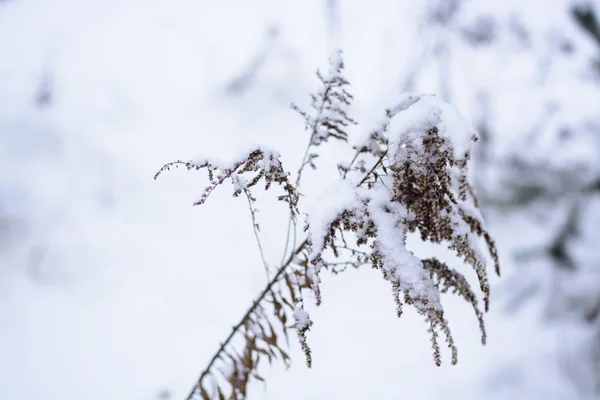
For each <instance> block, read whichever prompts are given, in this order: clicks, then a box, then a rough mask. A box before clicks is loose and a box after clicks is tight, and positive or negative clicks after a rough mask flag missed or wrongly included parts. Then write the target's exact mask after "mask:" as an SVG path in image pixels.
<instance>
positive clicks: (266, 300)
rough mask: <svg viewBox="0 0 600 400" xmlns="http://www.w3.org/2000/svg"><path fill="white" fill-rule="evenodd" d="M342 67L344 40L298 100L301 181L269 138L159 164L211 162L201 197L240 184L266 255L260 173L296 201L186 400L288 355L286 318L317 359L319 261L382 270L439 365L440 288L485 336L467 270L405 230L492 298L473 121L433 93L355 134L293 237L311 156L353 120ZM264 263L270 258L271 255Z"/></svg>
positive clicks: (226, 393)
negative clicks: (417, 248)
mask: <svg viewBox="0 0 600 400" xmlns="http://www.w3.org/2000/svg"><path fill="white" fill-rule="evenodd" d="M342 70H343V63H342V60H341V53H340V52H337V53H335V54H334V55H333V56H332V58H331V68H330V70H329V72H328V73H327V74H321V73H320V72H317V76H318V78H319V80H320V81H321V83H322V88H321V90H319V91H318V92H316V93H314V94H312V95H311V98H312V103H311V105H312V111H311V112H307V111H303V110H301V109H300V108H299V107H297V106H295V105H292V108H293V109H294V110H296V111H297V112H298V113H299V114H300V115H301V116H302V118H303V119H304V121H305V124H306V128H307V130H308V131H309V133H310V139H309V143H308V146H307V149H306V152H305V154H304V159H303V161H302V164H301V166H300V168H299V170H298V171H297V173H296V180H295V183H294V184H292V183H291V174H290V173H289V172H286V170H285V169H284V167H283V165H282V163H281V162H280V160H279V155H278V153H276V152H274V151H271V150H268V149H266V148H263V147H260V148H257V149H254V150H253V151H251V152H249V154H248V155H247V156H246V157H244V158H243V159H241V160H239V161H237V162H235V163H233V164H231V165H218V164H216V163H213V162H209V161H207V160H200V161H188V162H185V161H176V162H173V163H169V164H166V165H165V166H163V167H162V168H161V170H160V171H158V173H157V174H156V176H155V178H156V177H157V176H158V175H159V174H160V173H161V172H163V171H164V170H168V169H170V168H171V167H176V166H184V167H186V168H187V169H196V170H198V169H206V170H207V171H208V175H209V180H210V184H209V185H208V186H207V188H206V189H205V191H204V192H203V194H202V195H201V197H200V199H199V200H198V201H197V202H195V203H194V204H196V205H198V204H203V203H204V202H205V201H206V199H207V198H208V197H209V196H210V194H211V193H212V191H213V190H214V189H215V188H216V187H217V186H220V185H221V184H223V183H224V182H225V181H226V180H228V179H229V180H230V181H231V182H232V183H233V187H234V193H233V195H234V196H239V195H240V194H242V193H243V194H244V195H245V196H246V198H247V200H248V204H249V206H250V211H251V214H252V221H253V225H254V226H253V228H254V233H255V236H256V239H257V242H258V246H259V248H260V250H261V255H262V245H261V242H260V236H259V230H258V224H257V222H256V215H255V212H256V207H255V202H256V199H255V197H254V196H253V194H252V190H253V189H254V187H255V186H256V185H257V184H258V183H259V182H260V181H261V180H262V181H264V183H265V189H266V190H268V189H269V188H270V187H271V186H272V185H273V183H275V184H277V186H279V187H280V188H281V190H282V192H283V194H281V195H279V197H278V199H279V200H281V201H283V202H285V203H287V206H288V208H289V211H290V218H289V221H290V222H289V224H288V243H287V244H286V250H285V255H284V259H283V261H282V262H281V265H280V266H279V267H278V268H277V269H276V270H275V271H274V274H273V275H272V276H270V279H269V281H268V283H267V284H266V286H265V288H264V289H263V291H262V292H261V293H260V294H259V296H258V297H257V298H256V299H255V300H254V301H253V303H252V305H251V306H250V307H249V309H248V310H247V312H246V314H245V315H244V316H243V317H242V318H241V320H240V321H239V323H238V324H237V325H236V326H235V327H234V328H233V330H232V332H231V333H230V334H229V336H228V337H227V338H226V339H225V341H224V342H222V344H221V346H220V347H219V348H218V349H217V351H216V353H215V354H214V356H213V358H212V359H211V360H210V361H209V363H208V365H207V366H206V368H205V369H204V371H203V372H202V374H201V375H200V378H199V379H198V381H197V382H196V384H195V385H194V387H193V389H192V391H191V392H190V394H189V396H188V400H189V399H194V398H201V399H244V398H246V397H247V391H248V383H249V382H250V380H251V378H253V379H257V380H263V378H262V377H261V376H260V375H259V368H258V367H259V364H260V362H261V360H264V359H267V361H268V362H269V363H272V362H273V360H275V359H281V360H282V361H283V363H284V364H285V365H289V362H290V358H289V356H288V354H287V353H286V351H285V348H286V347H287V341H288V331H289V329H290V328H294V329H295V330H296V333H297V335H298V338H299V341H300V344H301V347H302V349H303V351H304V353H305V356H306V363H307V365H308V366H309V367H310V366H311V363H312V354H311V351H310V347H309V346H308V342H307V333H308V331H309V330H310V329H311V328H312V325H313V323H312V321H311V320H310V317H309V315H308V313H307V312H306V310H305V302H304V294H305V293H307V292H308V293H312V294H314V296H315V298H316V303H317V305H319V304H320V303H321V300H322V296H321V289H320V273H321V271H322V270H323V269H327V270H330V271H332V272H333V273H339V272H341V271H343V270H344V269H345V268H347V267H348V266H352V267H359V266H361V265H364V264H371V265H372V267H373V268H376V269H378V270H380V271H381V272H382V274H383V277H384V279H385V280H387V281H389V282H390V284H391V287H392V294H393V298H394V301H395V303H396V309H397V314H398V316H400V315H401V314H402V309H403V306H404V304H408V305H411V306H413V307H414V308H415V309H416V310H417V311H418V312H419V313H420V314H422V315H423V316H424V317H425V320H426V322H427V324H428V332H429V333H430V335H431V342H432V348H433V358H434V361H435V363H436V364H437V365H441V350H440V346H439V344H438V337H439V334H440V332H441V333H443V335H444V337H445V339H446V343H447V345H448V347H449V348H450V350H451V354H452V364H455V363H456V362H457V350H456V347H455V345H454V340H453V337H452V334H451V331H450V328H449V326H448V322H447V320H446V319H445V316H444V309H443V307H442V304H441V301H440V294H441V293H446V292H448V291H450V292H452V293H454V294H457V295H459V296H461V297H463V298H464V299H465V300H466V301H467V302H468V303H470V304H471V305H472V307H473V308H474V310H475V315H476V317H477V319H478V321H479V326H480V329H481V335H482V343H484V344H485V340H486V334H485V328H484V322H483V313H482V311H481V310H480V308H479V303H478V300H477V297H476V295H475V293H474V292H473V290H472V289H471V287H470V285H469V283H468V282H467V280H466V279H465V277H464V276H463V275H462V274H461V273H459V272H458V271H456V270H454V269H452V268H450V267H449V266H448V265H447V264H446V263H444V262H442V261H440V260H438V259H435V258H429V259H423V260H421V259H419V258H418V257H416V256H415V255H414V254H413V253H412V252H411V251H410V250H408V249H407V248H406V238H407V235H408V233H412V232H418V233H419V234H420V237H421V239H422V240H423V241H425V242H430V243H445V244H447V245H448V247H449V248H450V249H451V250H453V251H454V253H455V254H456V255H457V256H458V257H459V258H462V259H463V260H464V262H465V263H467V264H469V265H471V266H472V268H473V269H474V271H475V273H476V275H477V277H478V280H479V285H480V289H481V291H482V292H483V296H484V297H483V298H484V309H485V310H486V311H487V310H488V307H489V284H488V279H487V273H486V266H485V265H486V260H485V258H484V256H483V255H482V253H481V252H480V250H479V247H478V238H479V237H482V238H483V239H484V241H485V242H486V244H487V247H488V250H489V252H490V255H491V258H492V260H493V262H494V264H495V268H496V272H497V273H499V265H498V256H497V252H496V249H495V247H494V242H493V241H492V239H491V237H490V235H489V234H488V233H487V232H486V230H485V228H484V225H483V221H482V218H481V215H480V214H479V212H478V210H477V203H476V199H475V197H474V194H473V189H472V187H471V186H470V184H469V181H468V179H467V164H468V161H469V158H470V147H471V144H472V142H474V141H476V140H477V133H476V132H475V131H474V130H473V129H472V128H471V127H470V126H469V125H468V124H467V123H466V122H465V121H464V120H463V119H462V117H460V115H459V114H458V112H457V111H456V110H455V109H454V108H453V107H451V106H449V105H448V104H445V103H443V102H442V101H440V100H438V99H437V98H436V97H434V96H431V95H405V96H404V97H403V98H402V99H401V101H400V102H399V104H398V105H397V106H396V107H394V108H391V109H388V110H386V112H385V115H384V118H383V120H382V122H381V124H379V126H378V127H376V128H375V129H374V130H372V131H371V132H370V133H369V135H368V136H367V137H366V139H365V140H363V141H362V142H359V144H357V145H355V146H354V149H355V151H356V154H355V156H354V158H353V159H352V161H351V162H350V163H341V164H339V165H338V169H339V172H340V178H341V179H340V180H339V182H338V183H337V184H336V185H338V186H336V191H335V192H336V196H330V197H328V200H327V201H323V202H321V203H319V206H318V208H315V209H313V210H312V211H311V213H310V214H309V215H308V218H307V223H306V225H305V229H304V231H305V234H306V236H305V239H304V240H303V241H302V242H301V243H300V244H296V243H295V237H296V224H297V220H298V217H299V215H300V211H299V199H300V196H299V187H300V182H301V177H302V173H303V171H304V169H305V167H306V166H311V167H312V168H317V166H316V164H315V159H316V158H317V156H318V153H316V152H315V150H316V148H317V147H318V146H320V145H321V144H323V143H325V142H327V141H328V140H330V139H332V140H334V139H336V140H340V141H344V142H347V141H348V132H347V128H348V126H350V125H353V124H355V122H354V121H353V120H352V119H351V118H350V117H349V116H348V114H347V108H348V106H349V105H350V103H351V101H352V96H351V95H350V94H349V93H348V91H347V90H346V87H347V86H348V81H347V80H346V79H345V78H344V77H343V75H342ZM367 166H370V167H367ZM263 264H265V268H266V267H267V266H266V263H265V261H264V256H263ZM282 336H283V338H285V345H284V344H283V343H282V340H281V339H282Z"/></svg>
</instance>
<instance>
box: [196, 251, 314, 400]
mask: <svg viewBox="0 0 600 400" xmlns="http://www.w3.org/2000/svg"><path fill="white" fill-rule="evenodd" d="M307 243H308V241H306V240H305V241H304V242H302V243H301V244H300V245H299V246H298V247H297V248H296V250H295V251H294V252H293V253H292V254H291V255H290V256H289V258H288V259H287V261H286V262H285V263H283V264H282V265H281V266H280V267H279V269H277V273H276V274H275V276H273V278H272V279H271V280H270V281H269V284H268V285H267V286H266V287H265V288H264V289H263V291H262V292H261V293H260V295H258V297H257V298H256V299H255V300H254V302H253V303H252V306H251V307H250V308H249V309H248V311H246V314H244V316H243V317H242V319H241V320H240V322H238V324H237V325H236V326H234V327H233V330H232V331H231V333H230V334H229V336H228V337H227V339H225V341H224V342H223V343H221V346H220V347H219V349H218V350H217V351H216V353H215V354H214V355H213V357H212V358H211V360H210V362H209V363H208V366H207V367H206V368H205V369H204V371H203V372H202V374H201V375H200V378H198V382H197V383H196V384H195V385H194V387H193V388H192V390H191V392H190V394H189V395H188V396H187V397H186V400H192V399H193V397H194V394H196V392H197V391H198V390H200V387H201V386H202V380H203V379H204V377H205V376H206V375H208V374H209V373H210V369H211V368H212V366H213V364H214V363H215V361H217V359H219V357H220V356H221V353H223V351H224V350H225V348H226V347H227V345H228V344H229V343H230V342H231V339H233V337H234V336H235V334H236V333H237V332H238V331H239V329H240V328H241V327H242V325H244V322H246V320H247V319H248V317H250V315H251V314H252V313H253V312H254V311H255V310H256V308H257V307H258V305H259V304H260V302H261V301H262V300H263V299H264V298H265V296H266V295H267V294H268V293H269V292H270V291H271V289H272V288H273V285H274V284H275V283H276V282H277V281H278V280H279V278H280V277H281V275H282V274H283V272H284V271H285V269H286V268H287V267H288V266H289V265H290V264H291V263H292V262H293V261H294V257H296V256H297V255H298V254H300V252H301V251H302V250H304V248H305V247H306V245H307Z"/></svg>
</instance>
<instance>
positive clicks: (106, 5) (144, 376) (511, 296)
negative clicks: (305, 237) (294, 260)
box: [0, 0, 600, 400]
mask: <svg viewBox="0 0 600 400" xmlns="http://www.w3.org/2000/svg"><path fill="white" fill-rule="evenodd" d="M337 47H339V48H341V49H342V50H343V54H344V59H345V65H346V70H345V71H346V75H347V77H348V79H349V80H350V82H351V84H352V86H351V89H350V90H351V92H352V93H353V94H354V96H355V98H356V101H355V104H354V108H353V116H354V118H355V119H357V120H358V121H359V122H360V123H361V125H360V127H361V129H363V130H365V131H366V130H367V129H369V127H370V125H369V124H370V123H371V122H372V121H374V120H375V119H376V118H377V117H378V116H379V115H381V112H382V110H383V109H384V108H385V107H389V106H391V105H393V104H394V102H395V99H397V98H398V95H399V94H400V93H403V92H406V91H416V92H426V93H436V94H438V95H439V96H441V97H442V98H443V99H444V100H446V101H448V102H450V103H453V104H455V105H457V106H458V108H459V109H460V111H461V112H462V113H463V115H464V116H465V117H466V118H467V119H468V120H469V121H471V122H472V123H473V125H474V126H475V127H476V128H477V129H478V130H479V132H480V134H481V137H482V140H481V141H480V144H479V146H478V147H477V150H476V157H475V160H474V161H475V164H474V167H473V168H472V171H473V179H474V181H475V182H476V189H477V192H478V195H479V196H480V199H481V206H482V211H483V213H484V215H485V217H486V219H487V223H488V227H489V229H490V231H491V232H492V234H493V236H494V237H495V238H496V239H497V243H498V246H499V250H500V257H501V262H502V267H503V273H502V277H501V278H492V281H491V284H492V309H491V311H490V313H489V314H488V315H487V317H486V321H487V325H488V345H487V346H486V347H482V346H481V344H480V342H479V331H478V328H477V323H476V320H475V318H474V317H473V316H472V310H470V309H469V306H468V304H463V303H462V302H460V301H457V300H455V299H452V298H450V297H449V298H447V299H445V301H446V303H445V304H446V306H447V308H448V311H447V313H448V319H449V321H450V324H451V326H452V328H453V330H454V332H455V339H456V341H457V345H458V348H459V363H458V365H457V366H451V365H449V363H446V364H444V365H443V366H442V367H441V368H437V367H435V365H434V364H433V361H432V359H431V348H430V345H429V335H428V334H427V333H426V332H425V329H426V326H425V324H424V323H423V322H422V320H421V318H419V317H417V316H416V315H415V314H414V313H411V312H409V311H408V312H407V313H406V315H404V316H403V318H402V319H400V320H398V319H397V318H396V316H395V312H394V304H393V301H392V300H391V298H390V296H389V287H388V284H387V282H384V281H383V280H382V279H381V277H380V274H379V273H378V272H377V271H373V270H371V269H370V268H364V269H361V270H348V271H345V272H344V273H343V274H340V275H336V276H328V275H327V274H323V286H322V288H323V304H322V305H321V306H320V307H318V308H316V307H312V308H311V309H310V312H311V316H312V317H313V319H314V321H315V325H314V327H313V329H312V330H311V333H310V336H309V342H310V344H311V347H312V350H313V360H314V362H313V368H312V369H311V370H308V369H307V368H306V366H305V365H304V363H303V355H302V353H301V351H300V350H299V348H298V347H299V346H298V345H297V344H296V343H295V341H294V340H291V354H292V358H293V360H294V363H293V365H292V367H291V368H289V370H285V368H284V367H282V366H278V365H274V366H273V367H270V368H264V369H263V374H262V375H263V376H264V377H265V378H266V381H267V382H266V385H265V384H263V383H257V384H254V385H253V386H252V387H251V388H250V399H290V400H293V399H298V400H300V399H302V400H305V399H324V400H325V399H327V400H329V399H364V398H371V399H474V400H475V399H507V398H509V399H532V400H535V399H544V400H546V399H557V400H559V399H560V400H572V399H586V400H587V399H597V398H600V2H598V1H597V0H596V1H595V0H587V1H586V0H552V1H544V0H536V1H534V0H505V1H488V0H480V1H475V0H418V1H417V0H413V1H410V0H402V1H401V0H396V1H383V0H373V1H359V0H343V1H342V0H303V1H291V0H290V1H279V0H253V1H243V0H221V1H208V0H145V1H141V0H53V1H48V0H0V399H3V400H28V399H44V400H75V399H77V400H81V399H90V400H94V399H99V400H100V399H103V400H104V399H115V400H120V399H122V400H138V399H139V400H154V399H163V400H164V399H180V398H183V397H184V396H185V395H187V393H188V391H189V389H190V388H191V386H192V384H193V382H194V380H195V379H196V378H197V376H198V374H199V372H200V371H201V370H202V367H203V366H204V365H205V364H206V362H207V361H208V359H209V358H210V357H211V355H212V353H213V352H214V350H215V348H216V347H217V346H218V343H219V342H220V341H222V340H223V339H224V338H225V336H226V335H227V334H228V333H229V330H230V329H231V326H233V325H234V324H235V323H236V322H237V320H238V319H239V318H240V316H241V315H242V314H243V313H244V311H245V310H246V308H247V307H248V305H249V303H250V300H251V299H252V298H253V297H254V296H255V295H256V294H257V293H258V292H259V291H260V290H261V288H262V287H263V285H264V284H265V276H264V271H263V269H262V266H261V263H260V256H259V253H258V249H257V248H256V245H255V242H254V237H253V233H252V227H251V220H250V215H249V212H248V209H247V206H246V205H245V202H244V201H243V199H234V198H232V197H231V192H230V191H229V190H228V189H224V190H221V191H218V192H216V193H215V195H214V197H213V198H211V199H210V201H208V202H207V203H206V204H205V205H204V206H202V207H192V202H193V201H195V200H196V199H197V197H198V195H199V194H200V193H201V191H202V189H203V187H204V184H205V183H206V177H205V176H204V175H203V174H201V173H193V172H186V171H183V170H181V171H173V172H171V173H168V174H166V175H164V176H162V177H161V178H160V179H159V180H157V181H154V180H153V179H152V178H153V175H154V173H155V172H156V170H157V169H158V168H159V167H160V166H162V165H163V164H164V163H165V162H168V161H172V160H174V159H189V158H193V157H196V156H197V155H199V154H209V155H211V156H212V157H223V158H227V157H230V155H231V154H237V153H238V152H239V151H240V149H244V148H247V147H248V146H249V145H250V144H252V143H265V144H268V145H269V146H270V147H272V148H276V149H278V150H279V151H280V152H281V153H282V156H283V160H284V163H285V164H286V165H289V166H292V167H291V168H294V166H297V165H298V163H299V162H300V160H301V157H302V153H303V150H304V146H305V143H306V141H307V132H305V131H304V130H303V122H302V120H301V118H300V117H298V115H296V114H295V113H294V112H293V111H292V110H291V109H290V108H289V104H290V103H291V102H295V103H297V104H299V105H300V106H306V105H307V104H308V103H309V97H308V93H309V92H310V91H311V90H314V89H315V88H317V87H318V81H317V79H316V77H315V75H314V73H315V70H316V68H326V67H327V58H328V55H329V54H330V52H331V51H332V49H334V48H337ZM351 140H352V139H351ZM346 156H347V153H344V151H343V150H342V149H339V148H337V147H336V146H330V147H324V148H323V149H322V153H321V157H320V158H319V160H318V163H319V170H318V171H317V172H313V171H308V172H307V174H306V177H305V182H306V183H305V184H304V185H303V188H304V191H305V194H306V201H307V204H309V203H310V201H311V199H313V200H314V199H318V196H319V195H320V194H321V193H323V191H324V190H326V189H327V187H328V186H330V185H331V182H333V180H334V179H335V177H336V174H337V171H336V169H335V165H336V163H337V162H338V161H340V160H341V159H344V157H346ZM261 201H264V202H263V203H262V204H263V205H262V207H260V206H259V208H261V213H260V214H259V218H260V220H261V226H262V227H263V235H264V237H263V240H264V244H265V253H266V257H267V260H268V261H269V262H270V263H272V264H273V265H275V264H276V263H277V260H279V258H280V257H281V252H282V251H283V244H284V241H285V237H284V236H285V235H284V232H285V221H286V210H285V206H282V205H279V204H277V203H276V202H274V201H271V200H269V199H268V196H265V198H264V199H263V198H262V197H261ZM270 201H271V202H270ZM415 246H416V249H415V251H426V249H420V248H419V245H418V243H417V244H415ZM447 358H448V357H447V355H446V359H447Z"/></svg>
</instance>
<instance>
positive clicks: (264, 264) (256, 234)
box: [244, 188, 269, 279]
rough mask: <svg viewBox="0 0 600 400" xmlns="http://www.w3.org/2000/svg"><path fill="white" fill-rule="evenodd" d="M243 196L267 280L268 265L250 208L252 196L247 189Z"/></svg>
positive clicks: (252, 211) (254, 213)
mask: <svg viewBox="0 0 600 400" xmlns="http://www.w3.org/2000/svg"><path fill="white" fill-rule="evenodd" d="M244 194H245V195H246V199H247V200H248V207H249V208H250V215H251V216H252V229H253V230H254V237H255V238H256V244H257V245H258V250H259V252H260V259H261V260H262V263H263V266H264V267H265V272H266V273H267V279H269V265H268V264H267V260H266V259H265V253H264V251H263V247H262V243H261V241H260V236H259V233H258V224H257V223H256V210H255V209H254V208H253V207H252V197H251V196H252V195H251V194H250V191H249V190H248V189H247V188H244Z"/></svg>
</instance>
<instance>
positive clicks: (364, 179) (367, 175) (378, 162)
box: [356, 150, 388, 186]
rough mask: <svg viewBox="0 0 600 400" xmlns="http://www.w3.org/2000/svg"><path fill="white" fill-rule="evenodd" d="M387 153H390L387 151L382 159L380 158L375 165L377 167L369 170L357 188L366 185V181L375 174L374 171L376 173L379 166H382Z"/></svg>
mask: <svg viewBox="0 0 600 400" xmlns="http://www.w3.org/2000/svg"><path fill="white" fill-rule="evenodd" d="M387 153H388V151H387V150H386V151H385V152H384V153H383V154H382V155H381V157H379V160H377V162H376V163H375V165H373V167H372V168H371V169H370V170H369V172H367V174H366V175H365V176H364V177H363V178H362V180H361V181H360V182H359V183H358V185H356V186H361V185H362V184H363V183H365V181H366V180H367V179H368V178H369V176H371V174H372V173H373V171H375V169H376V168H377V167H378V166H379V164H381V162H382V161H383V158H384V157H385V156H386V155H387Z"/></svg>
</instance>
